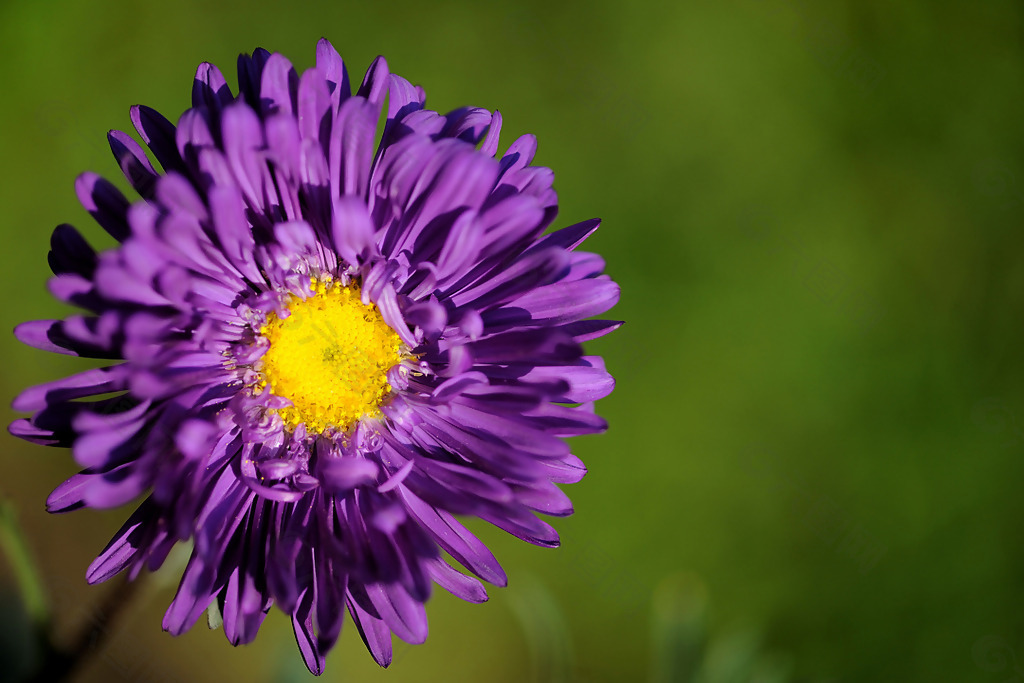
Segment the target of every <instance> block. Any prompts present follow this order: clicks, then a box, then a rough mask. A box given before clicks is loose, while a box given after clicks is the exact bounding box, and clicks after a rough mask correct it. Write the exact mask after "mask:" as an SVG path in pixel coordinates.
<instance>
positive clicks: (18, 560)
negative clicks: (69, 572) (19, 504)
mask: <svg viewBox="0 0 1024 683" xmlns="http://www.w3.org/2000/svg"><path fill="white" fill-rule="evenodd" d="M0 550H3V553H4V555H6V556H7V560H8V562H10V563H11V569H12V570H13V571H14V581H15V583H16V584H17V586H18V592H19V593H20V595H21V600H22V603H23V604H24V606H25V612H26V613H27V614H28V616H29V617H30V618H31V619H32V623H33V624H35V625H36V626H37V627H45V625H46V624H47V623H48V622H49V621H50V605H49V601H48V600H47V598H46V588H44V587H43V583H42V581H41V580H40V578H39V577H40V574H39V570H38V568H37V567H36V563H35V559H34V558H33V557H32V553H31V552H30V551H29V549H28V544H27V543H26V542H25V535H24V534H23V533H22V532H21V525H19V524H18V512H17V510H16V509H15V508H14V505H13V504H12V503H11V502H10V501H6V500H0Z"/></svg>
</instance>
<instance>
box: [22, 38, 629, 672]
mask: <svg viewBox="0 0 1024 683" xmlns="http://www.w3.org/2000/svg"><path fill="white" fill-rule="evenodd" d="M238 82H239V86H238V89H239V90H240V94H239V95H238V96H235V95H233V94H232V93H231V90H230V89H229V88H228V85H227V83H226V82H225V79H224V77H223V75H222V74H221V72H220V71H219V70H218V69H217V67H215V66H213V65H211V64H203V65H201V66H200V67H199V70H198V72H197V74H196V78H195V82H194V83H193V88H192V101H193V107H192V108H191V109H189V110H188V111H186V112H185V113H184V114H183V115H182V117H181V119H180V120H179V121H178V125H177V126H175V125H173V124H171V123H170V122H169V121H168V120H167V119H165V118H164V117H163V116H161V115H160V114H158V113H157V112H155V111H153V110H152V109H149V108H146V107H142V106H136V107H133V108H132V110H131V118H132V123H133V124H134V126H135V129H136V130H137V131H138V133H139V135H140V136H141V137H142V139H143V140H144V141H145V143H146V145H147V146H148V147H149V149H150V151H151V152H152V154H153V156H154V157H156V160H157V161H159V163H160V165H161V166H162V167H163V172H159V171H157V170H156V169H155V167H154V166H153V164H152V163H151V162H150V160H149V158H148V157H147V155H146V153H145V152H144V151H143V149H142V147H141V146H140V145H139V144H137V143H136V142H135V140H134V139H133V138H131V137H130V136H129V135H127V134H125V133H123V132H121V131H112V132H111V133H110V134H109V136H108V138H109V141H110V146H111V149H112V150H113V153H114V156H115V158H116V159H117V162H118V164H120V166H121V170H122V171H123V172H124V175H125V177H126V178H127V179H128V182H129V183H130V184H131V185H132V187H133V188H134V189H135V190H136V191H137V192H138V193H139V194H140V195H141V197H142V199H141V200H139V201H136V202H134V203H132V202H130V201H129V200H128V199H126V198H125V197H124V196H123V195H122V194H121V193H120V192H119V191H118V190H117V189H116V188H115V187H114V186H113V185H112V184H111V183H109V182H107V181H106V180H104V179H102V178H100V177H99V176H97V175H94V174H92V173H86V174H83V175H82V176H80V177H79V178H78V181H77V183H76V190H77V193H78V196H79V198H80V200H81V201H82V203H83V204H84V205H85V207H86V209H87V210H88V211H89V213H91V214H92V216H93V217H94V218H95V219H96V220H97V222H99V224H100V225H101V226H103V228H105V229H106V230H107V231H108V232H109V233H110V234H111V235H112V236H113V237H114V238H115V239H117V240H118V241H119V242H120V245H119V246H118V247H117V248H116V249H113V250H110V251H107V252H104V253H100V254H97V253H96V252H95V251H94V250H93V249H92V248H91V247H90V246H89V244H88V243H87V242H86V241H85V240H84V239H83V238H82V236H81V235H80V234H79V233H78V232H77V231H76V230H75V229H74V228H73V227H71V226H69V225H61V226H59V227H58V228H57V229H56V230H55V231H54V233H53V239H52V251H51V252H50V254H49V262H50V266H51V268H52V269H53V272H54V273H55V277H54V278H53V279H52V280H50V291H51V292H52V293H53V294H54V296H56V297H57V298H59V299H61V300H62V301H65V302H68V303H72V304H75V305H76V306H79V307H81V308H83V309H85V310H86V311H87V312H86V313H85V314H82V315H72V316H70V317H68V318H66V319H64V320H39V321H34V322H28V323H24V324H22V325H20V326H18V328H17V329H16V330H15V334H16V336H17V337H18V339H20V340H21V341H23V342H25V343H26V344H30V345H32V346H34V347H36V348H40V349H44V350H47V351H54V352H57V353H65V354H70V355H78V356H84V357H89V358H100V359H105V360H106V361H107V364H105V365H103V366H101V367H98V368H96V369H91V370H86V371H85V372H82V373H79V374H77V375H73V376H71V377H68V378H65V379H60V380H57V381H54V382H49V383H47V384H43V385H40V386H36V387H32V388H30V389H28V390H27V391H25V392H24V393H22V394H21V395H20V396H18V397H17V398H16V399H15V401H14V407H15V409H17V410H21V411H27V412H30V413H32V416H31V417H30V418H27V419H20V420H17V421H16V422H14V423H13V424H12V425H11V427H10V430H11V432H12V433H13V434H15V435H16V436H19V437H22V438H24V439H27V440H28V441H32V442H34V443H39V444H44V445H50V446H60V447H68V448H70V449H71V453H72V455H73V456H74V458H75V460H76V461H77V462H78V464H79V465H81V466H82V467H83V468H84V469H83V471H82V472H81V473H79V474H76V475H74V476H73V477H71V478H70V479H68V480H67V481H66V482H64V483H63V484H61V485H60V486H58V487H57V488H56V489H55V490H54V492H53V493H52V494H51V495H50V497H49V500H48V501H47V506H48V508H49V510H50V511H52V512H65V511H68V510H74V509H77V508H81V507H93V508H110V507H114V506H119V505H123V504H125V503H127V502H129V501H131V500H133V499H136V498H138V497H139V496H143V495H146V494H148V496H147V497H146V498H145V500H144V501H143V502H142V504H141V505H140V506H139V507H138V509H137V510H136V511H135V512H134V513H133V514H132V515H131V517H130V518H129V519H128V521H127V522H126V523H125V525H124V526H123V527H122V528H121V530H120V531H119V532H118V533H117V535H116V536H115V537H114V538H113V540H112V541H111V542H110V544H109V545H108V546H107V548H106V549H105V550H104V551H103V552H102V554H100V556H99V557H97V558H96V560H95V561H94V562H93V563H92V565H91V566H90V567H89V570H88V574H87V577H88V580H89V581H90V582H92V583H96V582H100V581H105V580H106V579H108V578H110V577H112V576H114V575H115V574H117V573H118V572H121V571H124V570H127V571H128V573H129V576H130V577H131V578H134V577H135V576H137V575H138V573H139V572H140V571H141V570H142V569H143V567H145V568H148V569H150V570H154V569H156V568H158V567H159V566H160V565H161V564H162V563H163V561H164V559H165V558H166V557H167V554H168V552H169V551H170V550H171V548H172V546H174V545H175V544H176V543H178V542H179V541H187V540H189V539H191V540H192V541H193V542H194V547H193V550H192V554H191V558H190V560H189V563H188V566H187V568H186V569H185V570H184V575H183V576H182V579H181V583H180V586H179V588H178V591H177V594H176V595H175V598H174V600H173V602H172V603H171V605H170V607H169V609H168V610H167V613H166V615H165V616H164V621H163V626H164V628H165V629H166V630H168V631H170V632H171V633H173V634H176V635H177V634H180V633H182V632H183V631H185V630H187V629H188V628H190V627H191V626H192V624H194V623H195V622H196V620H197V619H198V618H199V617H200V616H201V615H202V614H203V612H204V611H206V610H207V609H208V608H209V607H210V606H211V605H215V606H216V607H215V608H216V609H218V610H219V611H220V613H221V615H222V617H223V625H224V632H225V635H226V636H227V638H228V639H229V640H230V641H231V643H232V644H235V645H237V644H239V643H247V642H249V641H251V640H252V639H253V638H255V636H256V632H257V630H258V629H259V626H260V624H261V622H262V621H263V618H264V617H265V615H266V614H267V612H268V611H269V609H270V607H271V606H272V605H274V604H276V605H277V606H278V607H279V608H280V609H282V610H284V612H286V613H287V614H289V615H291V618H292V624H293V626H294V629H295V636H296V639H297V641H298V645H299V649H300V650H301V652H302V656H303V658H304V660H305V662H306V666H308V667H309V669H310V671H312V672H313V673H316V674H319V673H321V672H322V671H323V668H324V655H325V654H326V653H327V651H328V650H329V649H330V648H331V647H332V646H333V645H334V643H335V642H336V640H337V638H338V635H339V633H340V630H341V626H342V620H343V616H344V614H345V612H346V610H347V611H348V613H349V614H350V615H351V617H352V621H353V623H354V624H355V626H356V628H357V629H358V630H359V633H360V635H361V636H362V638H363V640H364V642H365V643H366V646H367V648H369V650H370V653H371V654H372V655H373V657H374V659H375V660H376V661H377V662H378V663H379V664H381V665H382V666H387V665H388V663H389V662H390V661H391V634H392V633H394V634H395V635H397V636H398V637H399V638H401V639H402V640H404V641H406V642H409V643H421V642H423V640H424V639H425V638H426V636H427V618H426V612H425V610H424V603H425V601H426V600H427V598H428V597H429V595H430V591H431V587H432V584H434V583H437V584H439V585H440V586H441V587H443V588H444V589H446V590H448V591H450V592H451V593H453V594H454V595H456V596H458V597H460V598H462V599H464V600H469V601H471V602H482V601H484V600H486V599H487V593H486V591H485V589H484V586H483V584H482V583H481V582H480V581H479V580H478V579H483V580H484V581H487V582H490V583H493V584H496V585H499V586H501V585H505V583H506V578H505V573H504V571H503V570H502V568H501V567H500V566H499V564H498V562H497V561H496V560H495V558H494V556H493V555H492V554H491V552H490V551H489V550H488V549H487V548H486V547H485V546H484V545H483V543H481V542H480V541H479V540H478V539H477V538H476V537H475V536H473V534H471V533H470V532H469V531H467V530H466V529H465V527H463V526H462V525H461V524H460V523H459V522H458V521H457V519H456V516H458V515H471V516H475V517H479V518H481V519H484V520H486V521H488V522H490V523H491V524H494V525H495V526H497V527H499V528H501V529H504V530H505V531H508V532H509V533H511V534H514V535H515V536H517V537H519V538H521V539H523V540H525V541H528V542H530V543H534V544H537V545H542V546H549V547H553V546H557V545H558V535H557V533H556V532H555V530H554V529H553V528H552V527H551V526H549V525H548V524H547V523H546V522H544V521H542V520H540V519H539V518H538V517H537V516H536V514H535V513H537V512H540V513H544V514H546V515H556V516H557V515H568V514H570V513H571V512H572V506H571V504H570V502H569V499H568V498H567V497H566V496H565V494H564V493H562V491H561V490H560V489H559V488H558V486H556V484H566V483H574V482H576V481H579V480H580V479H581V478H582V477H583V475H584V473H585V472H586V469H585V468H584V466H583V463H582V462H581V461H580V460H579V459H578V458H577V457H575V456H574V455H572V454H571V453H570V451H569V447H568V446H567V445H566V443H565V441H564V440H563V437H568V436H575V435H580V434H592V433H596V432H600V431H602V430H604V428H605V423H604V421H603V420H602V419H601V418H600V417H598V416H597V415H595V414H594V412H593V409H592V407H593V402H594V401H595V400H596V399H599V398H602V397H604V396H606V395H607V394H608V393H609V392H611V390H612V388H613V385H614V382H613V380H612V378H611V376H610V375H609V374H608V373H607V372H605V369H604V365H603V363H602V361H601V359H600V358H599V357H596V356H587V355H584V354H583V350H582V348H581V343H582V342H584V341H587V340H590V339H594V338H596V337H600V336H602V335H604V334H606V333H608V332H610V331H611V330H613V329H615V328H616V327H618V325H619V323H617V322H614V321H605V320H592V319H590V318H591V317H592V316H595V315H598V314H600V313H603V312H604V311H606V310H608V309H609V308H610V307H611V306H613V305H614V304H615V302H616V301H617V299H618V295H619V289H618V286H617V285H616V284H615V283H614V282H612V280H611V279H609V277H608V276H607V275H603V274H602V270H603V269H604V262H603V261H602V259H601V258H600V257H599V256H597V255H595V254H591V253H585V252H581V251H576V247H577V246H578V245H579V244H580V243H581V242H582V241H583V240H584V239H586V237H587V236H589V235H590V234H591V233H593V232H594V230H596V229H597V226H598V221H596V220H591V221H585V222H583V223H578V224H576V225H572V226H570V227H567V228H562V229H560V230H557V231H554V232H551V233H549V234H544V232H545V230H546V229H547V228H548V226H549V225H550V224H551V223H552V221H553V220H554V218H555V214H556V213H557V200H556V196H555V192H554V190H552V187H551V185H552V181H553V174H552V172H551V171H550V170H549V169H547V168H541V167H537V166H531V165H530V163H531V161H532V159H533V155H534V151H535V149H536V140H535V138H534V137H533V136H530V135H526V136H523V137H521V138H519V139H518V140H516V141H515V142H513V143H512V145H511V146H510V147H509V148H508V150H507V151H506V152H505V153H504V155H502V156H500V157H498V156H497V150H498V134H499V130H500V128H501V115H500V114H498V113H497V112H494V113H493V114H492V113H491V112H488V111H486V110H483V109H477V108H463V109H457V110H455V111H452V112H450V113H448V114H443V115H442V114H438V113H437V112H434V111H431V110H429V109H426V108H425V107H424V99H425V97H424V92H423V90H422V89H421V88H419V87H415V86H412V85H410V84H409V82H408V81H406V80H405V79H403V78H401V77H399V76H396V75H394V74H390V73H389V72H388V68H387V64H386V63H385V61H384V59H383V58H378V59H377V60H376V61H374V63H373V64H372V65H371V66H370V68H369V70H368V71H367V73H366V77H365V78H364V80H363V82H362V85H360V86H359V88H358V90H357V91H356V93H355V94H351V90H350V87H349V81H348V75H347V73H346V70H345V66H344V64H343V63H342V60H341V58H340V57H339V56H338V53H337V52H336V51H335V50H334V48H333V47H332V46H331V44H330V43H328V42H327V41H326V40H321V41H320V43H319V45H317V52H316V66H315V67H313V68H311V69H309V70H308V71H306V72H304V73H303V74H301V75H299V74H297V73H296V71H295V70H294V69H293V68H292V66H291V64H290V63H289V62H288V60H287V59H285V58H284V57H283V56H281V55H279V54H270V53H268V52H266V51H265V50H257V51H256V52H255V53H254V54H253V55H252V56H251V57H250V56H247V55H243V56H241V57H239V60H238ZM385 98H386V99H387V102H388V107H387V119H386V124H385V126H384V132H383V135H382V139H381V140H380V142H379V143H377V144H375V138H376V129H377V122H378V119H379V118H380V116H381V113H382V108H383V106H384V102H385ZM86 397H93V398H92V400H86V401H83V400H80V399H83V398H86ZM442 551H444V553H446V554H447V555H445V554H442ZM449 558H452V559H454V560H455V561H457V562H458V563H459V564H460V565H461V566H462V568H463V569H464V570H465V571H466V572H467V573H463V572H462V571H459V570H457V569H455V568H453V567H452V565H451V564H450V562H449Z"/></svg>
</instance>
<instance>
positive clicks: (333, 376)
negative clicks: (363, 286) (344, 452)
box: [259, 280, 402, 434]
mask: <svg viewBox="0 0 1024 683" xmlns="http://www.w3.org/2000/svg"><path fill="white" fill-rule="evenodd" d="M311 286H312V288H313V291H314V294H313V295H312V296H310V297H309V298H307V299H300V298H298V297H292V301H291V303H290V304H289V306H288V311H289V313H290V315H289V316H288V317H287V318H279V317H277V315H275V314H273V313H271V314H270V315H269V316H268V317H267V324H266V325H264V326H263V327H262V328H260V334H262V335H263V336H264V337H266V339H267V341H269V342H270V348H269V349H267V352H266V354H264V356H263V380H262V381H261V382H260V383H259V386H260V388H261V389H265V388H268V387H269V389H270V391H271V392H273V393H274V394H275V395H277V396H281V397H283V398H286V399H288V400H289V401H291V402H292V404H293V405H292V406H290V407H287V408H281V409H279V410H278V411H277V412H278V414H279V415H280V416H281V418H282V419H283V420H284V423H285V427H286V428H287V429H288V430H289V431H291V430H294V429H295V428H296V427H298V426H299V425H300V424H302V423H305V424H306V430H307V431H309V432H313V433H316V434H320V433H322V432H323V431H324V430H325V429H327V428H328V427H334V428H336V429H338V430H339V431H343V432H344V431H347V430H348V429H349V428H350V427H351V426H352V425H354V424H355V422H356V421H357V420H359V418H361V417H363V416H364V415H368V416H377V415H379V414H380V405H381V403H382V402H383V401H384V399H385V397H386V396H387V395H388V392H390V390H391V386H390V385H389V384H388V379H387V371H388V369H390V368H391V367H392V366H394V365H396V364H397V363H398V362H399V361H400V360H401V359H402V355H401V350H400V349H401V344H402V342H401V340H400V339H399V338H398V335H397V334H395V332H394V330H392V329H391V328H390V327H388V324H387V323H385V322H384V319H383V318H381V315H380V312H379V311H378V310H377V307H376V306H374V305H373V304H369V305H366V304H363V302H362V301H361V300H360V293H359V287H358V286H357V285H355V284H350V285H349V286H347V287H343V286H342V285H341V284H340V283H339V282H337V281H335V282H333V283H331V282H327V283H324V282H318V281H316V280H314V281H313V282H312V283H311Z"/></svg>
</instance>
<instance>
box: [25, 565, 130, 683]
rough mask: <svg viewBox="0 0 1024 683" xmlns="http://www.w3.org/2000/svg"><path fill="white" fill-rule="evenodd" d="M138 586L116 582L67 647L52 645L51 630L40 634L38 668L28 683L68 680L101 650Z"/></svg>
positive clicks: (127, 582) (55, 682)
mask: <svg viewBox="0 0 1024 683" xmlns="http://www.w3.org/2000/svg"><path fill="white" fill-rule="evenodd" d="M138 583H139V582H137V581H127V580H125V579H123V578H122V579H119V580H118V583H117V585H116V586H114V588H112V589H111V590H109V591H108V592H107V595H106V597H105V598H104V600H103V602H102V604H101V605H100V606H99V607H97V608H96V609H94V610H92V611H91V612H90V614H89V618H88V619H86V621H85V623H83V624H82V626H81V628H80V629H79V631H78V633H77V634H76V635H75V637H74V639H72V640H71V642H70V643H69V644H68V645H67V646H66V647H63V648H62V647H59V646H58V645H57V644H56V643H55V642H54V639H53V632H52V629H46V631H45V632H43V633H41V634H40V635H41V638H42V643H43V653H42V656H41V658H40V662H39V668H38V669H37V670H36V672H35V674H34V675H33V676H32V677H31V678H29V679H28V683H59V682H60V681H66V680H70V677H71V675H72V674H73V673H74V672H75V671H76V670H77V669H78V668H79V667H80V666H81V665H82V664H83V663H84V662H85V661H87V660H88V659H89V658H90V657H91V656H92V655H94V654H96V653H97V652H99V651H100V649H101V648H102V646H103V643H104V640H105V639H106V637H107V636H108V635H110V632H111V630H112V629H113V626H114V623H115V621H116V620H117V618H118V617H119V616H120V614H121V613H122V612H123V611H124V608H125V607H127V605H128V603H129V602H130V601H131V598H132V596H133V595H134V594H135V591H136V589H137V587H138Z"/></svg>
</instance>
